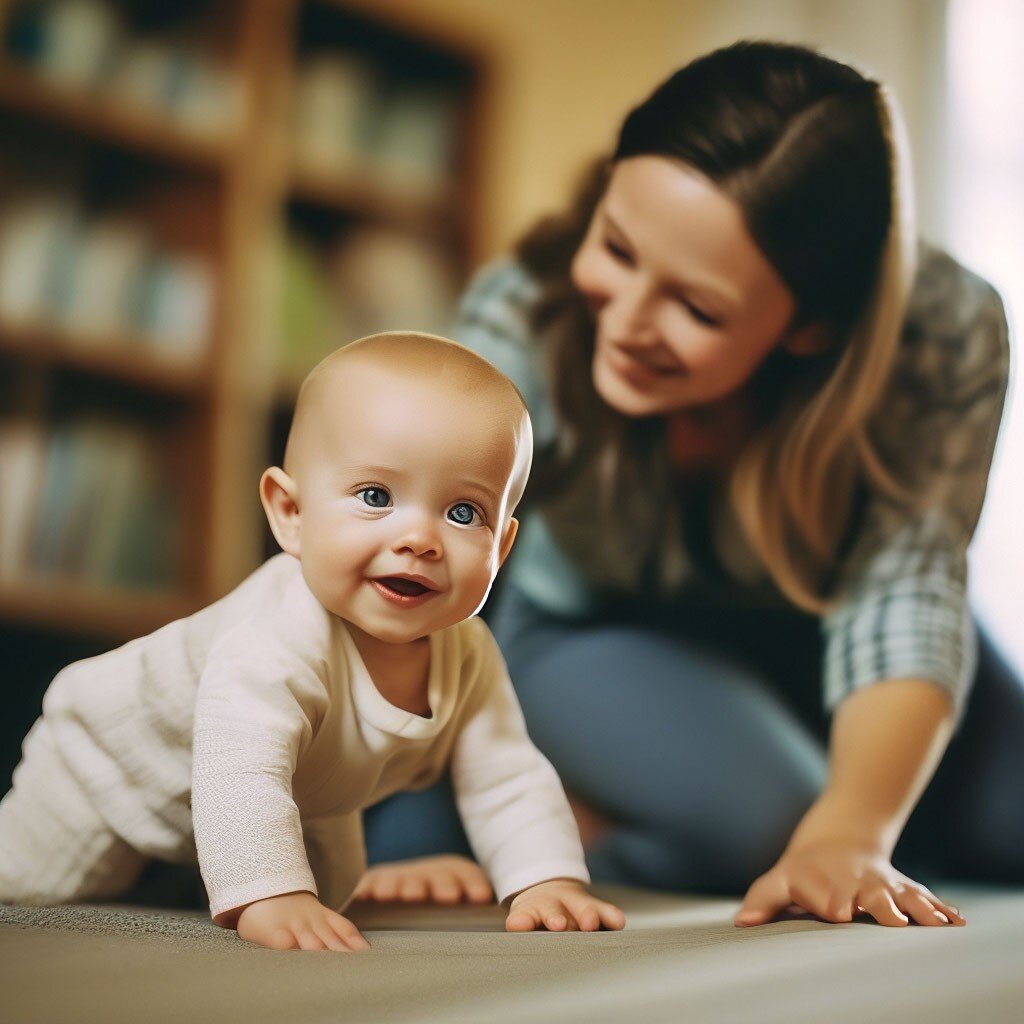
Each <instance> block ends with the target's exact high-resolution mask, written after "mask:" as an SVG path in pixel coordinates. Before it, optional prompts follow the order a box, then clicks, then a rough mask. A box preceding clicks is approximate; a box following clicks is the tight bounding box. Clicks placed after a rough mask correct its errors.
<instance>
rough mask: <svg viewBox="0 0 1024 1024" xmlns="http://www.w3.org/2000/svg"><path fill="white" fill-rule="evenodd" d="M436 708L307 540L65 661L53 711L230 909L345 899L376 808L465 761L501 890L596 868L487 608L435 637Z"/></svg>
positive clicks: (487, 856)
mask: <svg viewBox="0 0 1024 1024" xmlns="http://www.w3.org/2000/svg"><path fill="white" fill-rule="evenodd" d="M428 699H429V703H430V709H431V716H430V717H429V718H426V717H422V716H419V715H415V714H412V713H410V712H407V711H404V710H402V709H400V708H397V707H395V706H394V705H392V704H390V703H388V702H387V701H386V700H385V699H384V698H383V697H382V696H381V694H380V693H379V691H378V690H377V688H376V686H375V685H374V683H373V680H372V679H371V678H370V676H369V674H368V672H367V670H366V667H365V665H364V664H363V662H362V659H361V658H360V656H359V653H358V650H357V649H356V646H355V644H354V642H353V640H352V638H351V636H350V634H349V632H348V629H347V628H346V626H345V623H344V621H343V620H341V619H339V618H338V617H337V616H334V615H332V614H330V613H329V612H328V611H326V610H325V609H324V608H323V607H322V606H321V605H320V604H319V602H318V601H317V600H316V598H315V597H314V596H313V594H312V593H311V592H310V590H309V588H308V587H307V586H306V584H305V581H304V579H303V577H302V571H301V565H300V563H299V562H298V561H297V560H296V559H294V558H293V557H292V556H290V555H287V554H281V555H277V556H276V557H274V558H271V559H270V560H269V561H268V562H266V563H265V564H264V565H263V566H261V567H260V568H259V569H257V570H256V572H254V573H253V574H252V575H251V576H250V577H248V579H246V580H245V581H244V582H243V583H241V584H240V585H239V586H238V587H237V588H236V589H235V590H234V591H232V592H231V593H230V594H228V595H227V596H226V597H224V598H223V599H222V600H220V601H218V602H216V603H215V604H213V605H211V606H209V607H208V608H205V609H203V610H202V611H200V612H198V613H196V614H195V615H192V616H190V617H189V618H186V619H181V620H179V621H176V622H172V623H170V624H169V625H167V626H165V627H164V628H163V629H160V630H158V631H157V632H155V633H153V634H151V635H149V636H146V637H142V638H141V639H138V640H134V641H132V642H131V643H129V644H126V645H125V646H124V647H121V648H119V649H118V650H115V651H112V652H110V653H108V654H103V655H100V656H99V657H96V658H91V659H88V660H86V661H81V662H77V663H75V664H73V665H70V666H68V667H67V668H66V669H64V670H63V671H61V672H60V673H59V674H58V675H57V677H56V678H55V679H54V681H53V683H52V684H51V686H50V688H49V689H48V691H47V693H46V696H45V698H44V701H43V717H44V718H45V720H46V721H47V722H48V723H49V726H50V728H51V729H52V731H53V735H54V738H55V742H56V746H57V749H58V751H59V753H60V756H61V758H62V759H63V761H64V762H65V764H66V767H67V768H68V769H70V770H71V771H72V772H73V773H74V774H75V776H76V777H77V778H78V779H79V780H80V781H81V782H82V783H83V785H84V786H85V788H86V790H87V791H88V793H89V794H90V796H91V797H92V799H93V801H94V802H95V804H96V807H97V808H98V809H99V811H100V813H101V815H102V816H103V818H104V819H105V820H106V821H107V822H108V823H109V824H110V826H111V828H112V829H113V830H114V831H115V832H117V833H118V834H119V835H121V836H122V838H124V839H125V840H126V841H127V842H128V843H130V844H131V845H132V846H134V847H135V848H137V849H138V850H140V851H142V852H143V853H145V854H147V855H149V856H154V857H159V858H162V859H166V860H173V861H191V860H194V859H195V857H196V856H197V855H198V859H199V864H200V867H201V870H202V874H203V879H204V881H205V883H206V888H207V892H208V894H209V897H210V909H211V913H212V914H213V915H214V917H215V918H216V917H218V916H221V915H227V914H228V913H229V912H230V911H231V910H233V909H235V908H238V907H240V906H243V905H245V904H247V903H250V902H252V901H253V900H257V899H263V898H266V897H268V896H274V895H277V894H280V893H285V892H291V891H295V890H308V891H310V892H314V893H317V894H318V895H319V897H320V899H321V901H322V902H324V903H325V904H326V905H328V906H331V907H335V908H341V907H343V906H344V904H345V903H346V902H347V900H348V899H349V898H350V896H351V893H352V891H353V888H354V887H355V885H356V883H357V882H358V880H359V878H360V876H361V874H362V873H363V871H364V869H365V851H364V847H363V839H362V825H361V815H360V812H361V810H362V809H363V808H364V807H367V806H369V805H371V804H373V803H376V802H377V801H378V800H381V799H383V798H384V797H386V796H388V795H389V794H391V793H394V792H396V791H397V790H400V789H410V788H419V787H422V786H426V785H429V784H430V783H431V782H433V781H434V780H436V779H437V778H438V776H439V775H440V774H441V773H442V771H443V770H444V769H445V767H446V766H450V768H451V772H452V781H453V786H454V789H455V794H456V801H457V803H458V807H459V811H460V813H461V815H462V819H463V823H464V825H465V827H466V832H467V835H468V837H469V840H470V843H471V845H472V847H473V850H474V852H475V854H476V856H477V858H478V859H479V861H480V863H481V865H482V866H483V867H484V869H485V870H486V871H487V873H488V874H489V876H490V877H491V880H492V882H493V884H494V887H495V891H496V893H497V896H498V899H499V900H501V899H504V898H506V897H507V896H509V895H511V894H513V893H515V892H518V891H519V890H521V889H524V888H526V887H527V886H529V885H532V884H535V883H537V882H540V881H544V880H546V879H549V878H555V877H569V878H577V879H580V880H582V881H588V880H589V879H588V875H587V870H586V866H585V864H584V860H583V850H582V847H581V844H580V841H579V836H578V833H577V831H576V827H575V823H574V821H573V818H572V814H571V812H570V810H569V807H568V803H567V801H566V798H565V794H564V792H563V790H562V787H561V785H560V783H559V781H558V778H557V776H556V774H555V772H554V770H553V769H552V767H551V765H550V764H549V763H548V761H547V760H546V759H545V758H544V757H543V755H542V754H541V753H540V752H539V751H538V750H537V749H536V748H535V747H534V746H533V744H532V743H531V742H530V740H529V738H528V736H527V734H526V729H525V726H524V723H523V717H522V713H521V712H520V710H519V706H518V703H517V701H516V698H515V695H514V693H513V691H512V687H511V684H510V683H509V680H508V675H507V672H506V669H505V665H504V662H503V660H502V657H501V654H500V652H499V651H498V648H497V646H496V645H495V643H494V640H493V638H492V637H491V634H490V631H489V630H488V629H487V627H486V625H485V624H484V623H483V622H482V621H481V620H479V619H476V618H473V619H469V620H467V621H465V622H461V623H459V624H457V625H455V626H451V627H449V628H448V629H445V630H441V631H440V632H438V633H435V634H433V635H432V636H431V638H430V674H429V690H428Z"/></svg>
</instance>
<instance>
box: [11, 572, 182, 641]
mask: <svg viewBox="0 0 1024 1024" xmlns="http://www.w3.org/2000/svg"><path fill="white" fill-rule="evenodd" d="M200 604H201V601H200V600H199V599H197V598H195V597H191V596H189V595H188V594H185V593H178V592H160V591H136V590H109V589H99V588H97V587H91V586H84V585H81V584H77V583H69V582H60V581H53V582H46V581H41V580H34V579H33V580H25V581H16V582H15V581H10V582H3V583H0V620H2V621H4V622H5V623H17V624H18V625H21V626H28V627H35V628H42V629H45V630H49V631H54V632H59V633H64V634H71V635H75V636H80V637H86V636H87V637H97V638H101V639H104V640H112V641H116V642H124V641H127V640H130V639H132V638H133V637H137V636H142V635H143V634H145V633H151V632H152V631H153V630H155V629H158V628H159V627H160V626H162V625H164V624H165V623H167V622H170V621H171V620H172V619H178V618H182V617H183V616H185V615H189V614H191V613H192V612H194V611H196V610H197V608H198V607H199V606H200Z"/></svg>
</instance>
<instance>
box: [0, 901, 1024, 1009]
mask: <svg viewBox="0 0 1024 1024" xmlns="http://www.w3.org/2000/svg"><path fill="white" fill-rule="evenodd" d="M598 892H599V893H601V894H602V895H604V896H605V897H606V898H609V899H613V900H615V901H617V902H618V903H619V904H620V906H622V907H623V909H624V910H625V912H626V915H627V928H626V930H625V931H622V932H601V933H596V934H581V933H569V934H560V935H555V934H546V933H534V934H527V935H509V934H506V933H505V932H504V931H503V928H502V924H503V915H502V913H501V911H500V910H499V909H498V908H497V907H484V908H475V907H453V908H443V907H400V906H392V907H374V906H361V907H356V908H354V909H353V910H352V911H351V916H352V917H353V918H354V919H355V920H356V922H357V923H358V924H359V925H360V927H361V928H362V929H363V930H364V933H365V934H366V936H367V938H368V939H369V941H370V943H371V945H372V949H371V950H370V951H368V952H366V953H360V954H332V953H298V952H292V953H278V952H272V951H270V950H263V949H259V948H257V947H254V946H251V945H250V944H248V943H245V942H243V941H242V940H240V939H239V938H238V937H237V936H236V935H235V934H234V933H233V932H226V931H224V930H223V929H220V928H217V927H216V926H214V925H213V924H212V923H210V921H209V919H208V917H207V916H206V915H205V914H202V913H191V912H172V911H153V910H148V909H147V910H142V909H137V908H131V907H116V906H103V907H56V908H46V909H42V908H39V909H37V908H18V907H0V993H2V996H0V1022H3V1024H8V1022H9V1024H44V1022H45V1024H62V1022H65V1021H66V1022H72V1021H73V1022H76V1024H92V1022H96V1024H99V1022H104V1024H107V1022H110V1024H118V1022H122V1021H124V1022H129V1021H130V1022H133V1024H135V1022H140V1021H146V1022H153V1024H161V1022H165V1021H166V1022H170V1021H174V1022H180V1021H182V1020H186V1019H187V1020H192V1021H206V1020H209V1021H214V1020H216V1021H218V1022H224V1021H232V1020H245V1021H246V1022H247V1024H262V1022H264V1021H266V1022H271V1021H273V1022H275V1024H286V1022H291V1021H295V1022H299V1021H301V1022H303V1024H318V1022H335V1021H337V1022H351V1024H358V1022H363V1021H367V1022H369V1021H387V1022H389V1024H391V1022H394V1024H405V1022H413V1021H422V1022H439V1024H440V1022H444V1024H460V1022H467V1024H468V1022H478V1021H479V1022H482V1021H487V1022H488V1024H490V1022H512V1021H530V1022H538V1024H543V1022H546V1021H556V1020H557V1021H559V1022H577V1021H579V1022H583V1021H587V1022H590V1024H592V1022H604V1021H609V1022H611V1021H616V1022H618V1021H635V1022H637V1024H641V1022H642V1024H649V1022H660V1021H666V1022H669V1021H671V1022H675V1021H680V1020H686V1021H687V1022H688V1024H695V1022H700V1021H729V1022H737V1024H742V1022H745V1021H750V1022H758V1024H761V1022H774V1021H778V1022H780V1024H781V1022H783V1021H785V1022H786V1024H794V1022H797V1021H815V1022H819V1021H829V1022H845V1021H851V1022H852V1021H857V1022H865V1021H873V1020H887V1021H892V1020H900V1021H901V1024H902V1022H907V1021H911V1022H914V1021H922V1022H923V1021H928V1022H929V1024H941V1022H945V1021H950V1022H952V1021H957V1022H960V1021H963V1020H965V1019H971V1018H973V1019H976V1020H978V1021H984V1022H985V1024H1002V1022H1006V1024H1010V1022H1013V1024H1019V1022H1021V1021H1024V970H1022V968H1024V893H1022V892H1007V891H995V890H969V889H964V888H961V889H959V890H956V891H948V892H947V891H946V890H943V893H944V895H946V896H948V897H949V898H950V899H952V900H953V901H954V903H956V905H958V906H959V907H960V908H961V909H962V910H963V911H964V913H965V914H966V915H967V917H968V922H969V923H968V925H967V927H966V928H956V929H954V928H920V927H910V928H903V929H888V928H882V927H880V926H877V925H873V924H871V923H869V922H867V921H864V922H861V921H857V922H854V923H852V924H848V925H826V924H822V923H820V922H817V921H814V920H809V919H801V920H788V921H781V922H778V923H775V924H771V925H767V926H764V927H760V928H755V929H746V930H741V929H736V928H734V927H733V925H732V923H731V918H732V915H733V913H734V912H735V910H736V909H737V906H738V902H737V901H735V900H725V899H710V898H705V897H683V896H672V895H662V894H658V893H651V892H645V891H641V890H635V889H618V888H611V887H605V888H601V887H598Z"/></svg>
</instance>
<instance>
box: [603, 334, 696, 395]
mask: <svg viewBox="0 0 1024 1024" xmlns="http://www.w3.org/2000/svg"><path fill="white" fill-rule="evenodd" d="M603 348H604V352H605V358H606V359H607V361H608V364H609V366H610V367H611V368H612V370H614V371H615V373H616V374H617V375H618V376H620V377H622V378H623V379H625V380H626V381H628V382H629V383H630V384H633V385H634V386H636V387H646V386H650V385H652V384H656V383H657V382H659V381H661V380H664V379H665V378H667V377H679V376H682V375H683V374H684V373H685V372H686V371H685V370H684V369H683V367H681V366H679V365H678V364H677V365H671V366H670V365H664V364H661V363H658V362H656V361H655V360H653V359H651V358H649V357H645V356H641V355H639V354H634V353H633V352H631V351H629V350H628V349H627V348H624V347H623V346H621V345H613V344H608V345H606V346H603Z"/></svg>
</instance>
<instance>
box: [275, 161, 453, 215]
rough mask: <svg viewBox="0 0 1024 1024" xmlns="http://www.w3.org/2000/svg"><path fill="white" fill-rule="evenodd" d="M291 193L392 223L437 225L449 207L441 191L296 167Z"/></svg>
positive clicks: (359, 173) (326, 206)
mask: <svg viewBox="0 0 1024 1024" xmlns="http://www.w3.org/2000/svg"><path fill="white" fill-rule="evenodd" d="M290 194H291V198H292V199H294V200H297V201H299V202H302V203H306V204H310V205H314V206H320V207H323V208H324V209H326V210H329V211H331V212H334V213H338V214H344V215H349V216H357V217H362V218H366V217H372V218H374V219H378V220H381V221H385V222H390V223H395V224H426V225H430V224H436V223H438V222H440V221H441V220H442V219H443V218H444V217H445V215H446V214H447V213H448V211H449V209H450V207H451V200H450V197H449V195H448V194H447V193H445V192H443V191H441V190H438V189H431V188H421V187H416V186H414V185H397V184H391V183H389V182H388V181H387V180H381V179H380V178H379V177H377V176H376V175H374V174H373V173H372V172H371V171H363V170H353V171H350V172H347V173H331V172H329V171H324V170H322V169H320V168H317V167H296V168H295V169H294V170H293V171H292V176H291V187H290Z"/></svg>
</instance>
